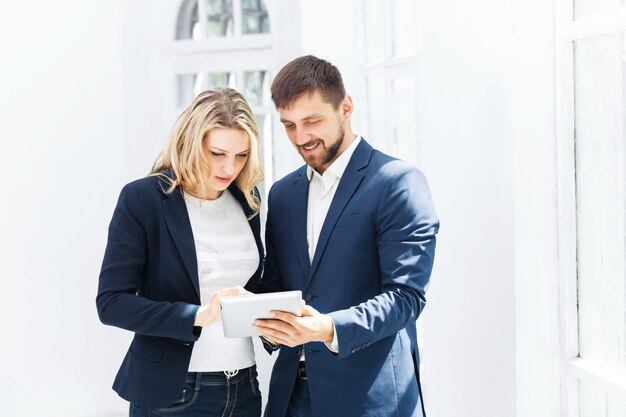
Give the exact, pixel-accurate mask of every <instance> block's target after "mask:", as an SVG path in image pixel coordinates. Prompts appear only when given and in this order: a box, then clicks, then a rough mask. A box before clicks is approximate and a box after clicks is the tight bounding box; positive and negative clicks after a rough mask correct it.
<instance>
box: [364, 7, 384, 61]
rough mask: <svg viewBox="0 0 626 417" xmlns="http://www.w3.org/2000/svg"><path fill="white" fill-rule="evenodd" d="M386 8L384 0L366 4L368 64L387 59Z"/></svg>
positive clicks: (366, 51)
mask: <svg viewBox="0 0 626 417" xmlns="http://www.w3.org/2000/svg"><path fill="white" fill-rule="evenodd" d="M384 6H385V5H384V4H383V2H382V0H366V2H365V40H366V43H365V53H366V56H367V61H368V62H375V61H380V60H382V59H383V58H385V49H384V47H385V34H384V26H385V25H384V16H385V10H384Z"/></svg>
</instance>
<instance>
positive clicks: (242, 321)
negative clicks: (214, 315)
mask: <svg viewBox="0 0 626 417" xmlns="http://www.w3.org/2000/svg"><path fill="white" fill-rule="evenodd" d="M220 308H221V309H222V327H223V328H224V336H226V337H249V336H259V335H260V334H259V332H258V331H257V330H256V328H255V327H254V326H253V325H252V323H253V322H254V320H256V319H268V318H272V317H271V316H270V311H271V310H280V311H287V312H289V313H293V314H296V315H298V316H299V315H301V314H302V292H301V291H281V292H270V293H266V294H252V295H236V296H233V297H225V298H222V299H221V300H220Z"/></svg>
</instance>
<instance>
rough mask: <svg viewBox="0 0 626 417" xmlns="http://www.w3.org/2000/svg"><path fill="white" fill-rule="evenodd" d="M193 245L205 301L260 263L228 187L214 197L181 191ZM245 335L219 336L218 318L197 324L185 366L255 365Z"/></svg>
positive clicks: (241, 279)
mask: <svg viewBox="0 0 626 417" xmlns="http://www.w3.org/2000/svg"><path fill="white" fill-rule="evenodd" d="M184 197H185V204H186V205H187V212H188V213H189V220H190V221H191V230H192V231H193V238H194V242H195V245H196V255H197V259H198V278H199V281H200V297H201V300H202V304H206V303H208V302H209V300H210V299H211V296H212V295H213V294H215V293H216V292H217V291H219V290H221V289H223V288H227V287H234V286H237V285H242V286H243V285H245V284H246V283H247V282H248V280H249V279H250V277H251V276H252V274H254V272H255V271H256V270H257V268H258V266H259V252H258V249H257V246H256V242H255V241H254V235H253V234H252V230H251V229H250V224H249V223H248V220H247V219H246V216H245V214H244V212H243V209H242V208H241V205H239V203H238V202H237V200H235V198H234V197H233V196H232V195H231V194H230V192H229V191H228V190H226V191H224V192H223V193H222V195H221V196H220V197H219V198H217V199H215V200H201V199H199V198H196V197H193V196H191V195H189V194H186V193H185V194H184ZM254 363H255V361H254V347H253V345H252V339H251V338H249V337H243V338H235V339H228V338H226V337H224V331H223V330H222V323H221V322H217V323H213V324H211V325H209V326H205V327H204V328H203V329H202V335H201V336H200V339H198V341H197V342H196V343H195V344H194V347H193V352H192V354H191V362H190V363H189V372H210V371H228V370H235V369H242V368H247V367H249V366H252V365H254Z"/></svg>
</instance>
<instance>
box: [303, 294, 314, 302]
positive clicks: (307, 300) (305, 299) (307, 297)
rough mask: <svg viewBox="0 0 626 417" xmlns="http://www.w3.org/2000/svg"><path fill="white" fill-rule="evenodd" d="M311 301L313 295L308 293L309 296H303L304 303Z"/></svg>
mask: <svg viewBox="0 0 626 417" xmlns="http://www.w3.org/2000/svg"><path fill="white" fill-rule="evenodd" d="M312 299H313V295H312V294H310V293H309V294H305V295H304V301H306V302H307V303H308V302H309V301H311V300H312Z"/></svg>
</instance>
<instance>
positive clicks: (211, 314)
mask: <svg viewBox="0 0 626 417" xmlns="http://www.w3.org/2000/svg"><path fill="white" fill-rule="evenodd" d="M250 294H252V293H251V292H250V291H246V290H245V289H244V288H243V287H242V286H237V287H231V288H224V289H223V290H219V291H218V292H216V293H215V294H213V296H212V297H211V299H210V300H209V302H208V303H207V304H204V305H202V306H201V307H200V309H199V310H198V313H196V320H195V322H194V323H193V325H194V326H208V325H209V324H213V323H216V322H218V321H220V320H221V319H222V317H221V314H220V300H221V299H222V298H223V297H232V296H233V295H250Z"/></svg>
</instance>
